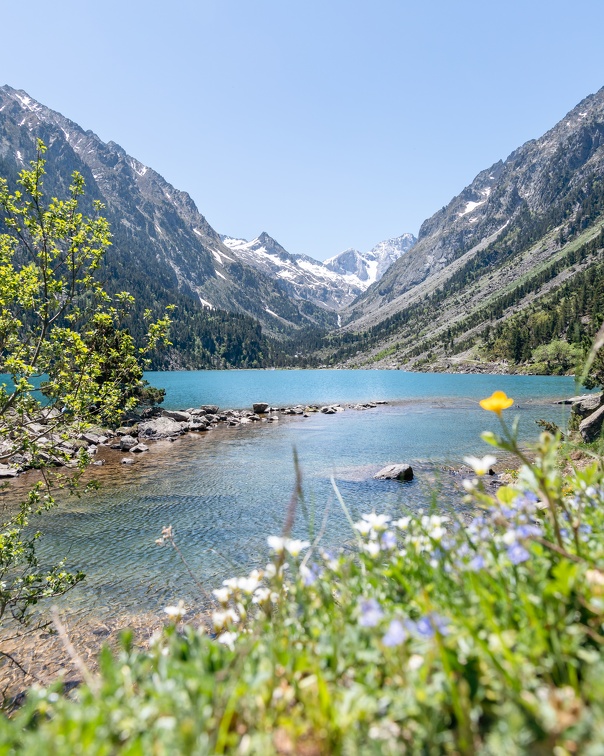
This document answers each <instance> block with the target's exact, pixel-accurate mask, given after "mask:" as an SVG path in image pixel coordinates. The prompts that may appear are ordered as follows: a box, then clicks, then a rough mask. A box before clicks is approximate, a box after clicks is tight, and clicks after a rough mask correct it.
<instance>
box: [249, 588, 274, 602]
mask: <svg viewBox="0 0 604 756" xmlns="http://www.w3.org/2000/svg"><path fill="white" fill-rule="evenodd" d="M270 597H271V591H270V588H257V589H256V590H255V591H254V597H253V599H252V604H266V603H267V602H268V601H269V600H270Z"/></svg>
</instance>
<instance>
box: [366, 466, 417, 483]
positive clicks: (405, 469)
mask: <svg viewBox="0 0 604 756" xmlns="http://www.w3.org/2000/svg"><path fill="white" fill-rule="evenodd" d="M373 478H374V480H413V468H412V467H411V465H405V464H399V465H388V466H387V467H384V468H382V469H381V470H380V471H379V472H378V473H376V474H375V475H374V476H373Z"/></svg>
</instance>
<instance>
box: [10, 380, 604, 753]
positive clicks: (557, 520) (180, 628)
mask: <svg viewBox="0 0 604 756" xmlns="http://www.w3.org/2000/svg"><path fill="white" fill-rule="evenodd" d="M506 400H507V397H504V396H503V395H501V394H498V395H497V396H494V397H491V399H490V400H489V402H490V404H489V405H488V408H489V409H491V410H492V411H494V412H497V413H498V414H500V413H501V410H502V409H504V407H505V405H506ZM483 438H484V439H485V441H487V442H488V443H489V444H491V445H492V446H493V447H495V448H496V449H497V450H499V451H501V452H505V453H506V454H509V453H512V454H514V455H516V457H517V458H518V460H519V463H520V464H521V468H520V471H519V475H518V477H517V480H516V481H515V482H514V484H513V485H508V486H504V487H502V488H499V489H498V490H496V493H494V491H493V489H492V488H491V487H490V486H489V485H487V483H486V482H485V474H486V471H487V470H488V468H489V467H490V465H491V464H493V457H491V456H490V455H488V456H487V457H485V458H484V459H482V460H481V459H475V458H470V457H468V458H466V460H465V461H466V463H467V464H469V465H471V466H472V467H473V468H474V471H475V475H476V477H474V478H472V479H470V480H467V481H465V483H464V488H465V491H466V494H465V497H466V498H465V502H466V504H467V505H469V506H473V507H474V512H475V515H474V517H473V518H472V519H471V520H467V519H463V518H461V517H459V516H457V515H456V514H455V513H454V512H449V513H448V514H445V513H443V511H442V510H441V509H438V502H435V505H434V510H433V511H430V512H421V511H420V512H417V513H415V514H412V513H407V514H404V513H403V516H401V517H400V518H399V519H398V520H395V521H393V520H391V519H390V518H389V517H387V516H382V515H379V514H375V513H368V514H365V515H363V518H362V520H361V521H360V522H357V523H354V527H353V530H352V533H354V538H355V540H356V549H354V550H353V551H352V552H351V551H350V550H347V551H343V552H341V553H340V554H334V553H328V552H327V551H324V550H323V549H322V548H321V546H320V540H321V535H322V529H321V530H320V532H319V533H316V532H310V533H309V540H308V541H300V540H296V539H294V538H292V537H291V536H290V534H289V532H287V528H286V532H285V533H284V535H283V536H282V537H277V536H272V537H270V538H269V539H268V542H269V546H270V548H271V549H272V551H273V554H274V556H273V558H272V560H271V561H270V562H269V564H268V565H267V567H266V568H265V569H264V570H257V571H254V572H253V573H251V574H250V575H248V576H246V577H240V578H233V579H230V580H227V581H225V583H224V585H223V587H222V588H220V589H216V590H215V591H214V592H213V593H214V596H215V599H216V602H217V604H219V607H217V608H216V609H215V610H214V612H213V614H212V628H211V629H210V630H209V631H208V630H207V629H204V628H199V629H195V628H193V627H190V626H186V625H183V624H182V623H181V620H182V618H183V614H184V613H185V609H184V607H182V605H177V606H174V607H168V608H167V609H166V612H167V614H168V616H169V617H170V625H169V627H167V629H166V630H165V632H164V633H163V634H162V635H161V636H160V637H157V638H156V639H155V641H154V642H153V644H152V646H151V648H150V649H149V651H144V652H143V651H140V650H137V649H135V648H134V647H133V646H132V642H131V638H129V637H128V636H127V635H126V636H125V637H124V645H123V650H122V652H121V654H120V655H119V656H117V657H114V656H112V654H111V653H110V652H109V651H107V650H106V651H104V652H103V654H102V657H101V671H100V675H99V676H98V678H95V679H93V680H92V681H91V682H90V684H88V685H83V686H82V687H81V689H80V690H79V691H78V693H77V697H76V700H67V699H65V698H62V697H61V696H59V695H58V694H57V692H56V691H55V690H38V689H34V690H32V692H31V693H30V696H29V700H28V702H27V704H26V706H25V707H24V708H23V710H22V711H21V712H20V713H19V714H18V715H17V716H16V718H15V719H14V720H13V721H4V722H3V724H2V726H1V728H0V749H2V752H9V751H10V752H14V750H19V749H21V750H23V751H32V752H33V751H35V750H36V749H40V748H41V749H47V750H48V749H50V750H52V751H53V752H55V753H72V752H86V753H91V754H93V753H94V754H96V753H98V754H102V753H117V752H120V753H121V752H123V753H156V754H168V753H199V754H217V753H226V752H229V753H246V754H271V753H279V754H284V753H304V754H332V753H351V754H352V753H361V752H362V753H368V754H370V753H375V754H399V753H410V754H432V753H433V754H440V753H452V754H453V753H455V754H472V753H484V754H499V753H527V752H530V753H552V752H553V753H557V754H574V753H579V752H580V753H585V754H596V753H601V749H602V747H603V745H604V736H603V735H602V733H603V732H604V655H603V653H602V651H603V644H604V633H603V630H604V487H603V484H604V473H603V469H602V464H601V461H600V460H599V459H596V460H594V462H593V463H592V464H591V465H590V466H588V467H587V468H586V469H584V470H582V471H573V472H572V473H571V474H570V475H568V476H564V475H563V474H562V473H561V471H560V465H559V456H558V455H559V453H560V448H559V440H558V438H557V437H554V436H552V435H550V434H547V433H544V434H542V435H541V437H540V438H539V441H538V443H537V444H536V445H535V446H534V448H533V449H532V450H531V452H530V455H527V453H526V452H525V451H524V450H523V449H521V448H520V447H519V446H518V444H517V441H516V428H515V426H513V427H512V429H511V430H510V429H509V428H508V427H507V426H506V425H505V423H503V421H502V434H501V436H496V435H495V434H493V433H488V434H484V435H483ZM336 494H337V489H336ZM338 496H339V495H338ZM341 504H342V506H343V507H344V511H345V513H346V515H347V516H348V517H349V515H348V512H347V510H346V507H345V503H344V502H341ZM289 519H291V518H288V520H289ZM351 523H352V521H351ZM159 541H160V543H163V542H166V541H168V542H173V541H174V534H173V532H172V530H171V528H165V529H164V531H163V534H162V538H160V539H159ZM286 568H288V569H286ZM213 633H216V637H213ZM11 749H12V750H11Z"/></svg>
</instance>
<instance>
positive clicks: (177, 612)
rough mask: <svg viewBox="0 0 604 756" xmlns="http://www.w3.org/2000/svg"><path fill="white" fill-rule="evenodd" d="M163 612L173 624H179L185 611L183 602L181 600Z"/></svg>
mask: <svg viewBox="0 0 604 756" xmlns="http://www.w3.org/2000/svg"><path fill="white" fill-rule="evenodd" d="M164 612H165V613H166V614H167V615H168V617H169V618H170V619H171V620H172V621H173V622H180V621H181V619H182V618H183V617H184V616H185V614H186V612H187V610H186V609H185V604H184V601H183V600H182V599H181V600H180V601H179V602H178V604H177V605H176V606H167V607H166V608H165V609H164Z"/></svg>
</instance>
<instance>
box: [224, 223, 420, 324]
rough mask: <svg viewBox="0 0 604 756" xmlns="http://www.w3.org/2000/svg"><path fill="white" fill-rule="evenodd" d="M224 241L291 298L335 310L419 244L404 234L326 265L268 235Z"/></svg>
mask: <svg viewBox="0 0 604 756" xmlns="http://www.w3.org/2000/svg"><path fill="white" fill-rule="evenodd" d="M221 239H222V242H223V244H224V245H225V246H227V247H228V248H229V249H230V250H231V251H232V252H233V253H234V254H235V255H236V256H237V257H238V258H239V259H240V260H242V261H244V262H246V263H247V264H248V265H252V266H254V267H256V268H258V269H260V270H262V271H263V272H264V273H268V274H269V275H271V276H272V277H274V278H275V279H276V280H277V282H278V283H279V285H280V286H281V287H282V288H283V289H284V290H285V291H286V292H287V293H288V294H289V295H290V296H293V297H295V298H297V299H308V300H310V301H312V302H315V303H316V304H319V305H322V306H324V307H327V308H329V309H333V310H339V309H341V308H342V307H345V306H346V305H347V304H349V303H350V302H352V301H353V300H354V299H355V298H356V297H357V296H359V294H361V293H362V292H363V291H365V289H367V288H368V287H369V286H370V285H371V284H372V283H374V281H377V280H379V279H380V278H381V277H382V275H383V274H384V272H385V271H386V270H387V269H388V267H389V266H390V265H392V263H393V262H394V261H395V260H397V259H398V258H399V257H400V256H401V255H402V254H404V253H405V252H406V251H407V250H408V249H410V248H411V247H412V246H413V244H414V243H415V237H414V236H413V235H412V234H403V235H402V236H399V237H396V238H395V239H388V240H386V241H383V242H380V243H379V244H377V245H376V246H375V247H374V248H373V249H372V250H371V251H370V252H367V253H365V254H364V255H363V254H361V253H360V252H358V251H357V250H355V249H348V250H346V251H345V252H342V253H341V254H340V255H337V256H336V257H333V258H331V259H330V260H326V261H325V262H324V263H323V262H319V261H318V260H315V259H313V258H312V257H309V256H308V255H294V254H290V253H289V252H288V251H287V250H286V249H284V248H283V247H282V246H281V245H280V244H279V242H277V241H275V239H273V238H272V237H271V236H269V235H268V234H267V233H266V232H263V233H262V234H260V236H258V237H256V238H255V239H253V240H252V241H247V240H246V239H240V238H234V237H230V236H221Z"/></svg>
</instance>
